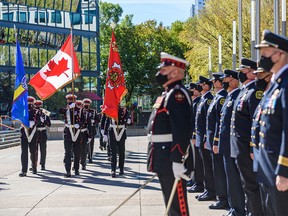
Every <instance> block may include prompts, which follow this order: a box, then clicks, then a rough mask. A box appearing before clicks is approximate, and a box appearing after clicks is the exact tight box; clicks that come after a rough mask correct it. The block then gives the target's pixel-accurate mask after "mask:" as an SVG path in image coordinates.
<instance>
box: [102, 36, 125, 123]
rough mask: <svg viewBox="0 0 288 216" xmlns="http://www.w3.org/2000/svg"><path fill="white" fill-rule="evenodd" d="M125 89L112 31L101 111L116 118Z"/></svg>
mask: <svg viewBox="0 0 288 216" xmlns="http://www.w3.org/2000/svg"><path fill="white" fill-rule="evenodd" d="M126 93H127V89H126V84H125V79H124V73H123V70H122V65H121V60H120V56H119V52H118V47H117V44H116V39H115V35H114V32H113V31H112V38H111V42H110V53H109V59H108V69H107V75H106V85H105V96H104V103H103V107H102V112H103V113H105V114H106V115H107V116H109V117H110V118H113V119H115V120H117V119H118V106H119V104H120V102H121V100H122V98H123V97H124V96H125V95H126Z"/></svg>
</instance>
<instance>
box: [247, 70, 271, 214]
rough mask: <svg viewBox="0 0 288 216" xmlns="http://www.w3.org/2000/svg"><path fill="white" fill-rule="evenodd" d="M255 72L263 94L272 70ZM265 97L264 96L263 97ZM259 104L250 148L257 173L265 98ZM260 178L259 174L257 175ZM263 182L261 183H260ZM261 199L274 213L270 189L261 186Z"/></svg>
mask: <svg viewBox="0 0 288 216" xmlns="http://www.w3.org/2000/svg"><path fill="white" fill-rule="evenodd" d="M254 73H255V74H256V76H257V79H256V87H257V88H258V89H261V90H262V91H264V93H263V95H265V92H266V90H267V89H268V88H269V86H270V80H271V78H272V74H273V73H272V72H267V71H264V70H263V68H260V67H258V68H257V70H256V71H254ZM263 98H264V97H263ZM263 98H262V99H261V101H260V102H259V104H258V107H257V108H256V110H255V112H254V116H253V122H252V127H251V148H250V156H251V158H252V160H253V170H254V172H256V173H257V170H258V162H259V139H260V136H259V132H260V122H259V120H260V119H259V118H260V115H261V113H260V112H261V108H260V107H261V106H262V104H263V103H264V102H265V101H264V99H263ZM260 178H261V177H260ZM257 179H259V176H258V177H257ZM260 184H261V183H260ZM260 194H261V201H262V209H263V214H264V215H273V214H271V213H270V212H269V210H270V209H271V205H272V203H271V199H269V196H268V194H269V193H268V191H265V190H264V188H263V187H262V188H261V187H260Z"/></svg>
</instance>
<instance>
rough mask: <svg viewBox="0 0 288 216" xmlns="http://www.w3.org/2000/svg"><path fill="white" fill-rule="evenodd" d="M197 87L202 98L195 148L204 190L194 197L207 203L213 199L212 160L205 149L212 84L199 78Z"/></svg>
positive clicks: (199, 107)
mask: <svg viewBox="0 0 288 216" xmlns="http://www.w3.org/2000/svg"><path fill="white" fill-rule="evenodd" d="M199 85H200V86H201V88H202V91H201V94H202V97H201V99H200V102H199V105H198V107H197V112H196V119H195V129H196V147H197V148H198V150H199V153H200V155H201V158H202V161H203V165H204V183H205V190H204V192H203V193H202V194H200V195H199V196H196V199H198V200H199V201H208V200H214V199H215V185H214V177H213V171H212V158H211V154H210V150H208V149H206V117H207V112H208V108H209V105H210V104H211V102H212V99H213V95H212V93H211V92H210V90H211V87H212V85H213V83H212V82H211V81H210V80H209V79H208V78H206V77H203V76H199Z"/></svg>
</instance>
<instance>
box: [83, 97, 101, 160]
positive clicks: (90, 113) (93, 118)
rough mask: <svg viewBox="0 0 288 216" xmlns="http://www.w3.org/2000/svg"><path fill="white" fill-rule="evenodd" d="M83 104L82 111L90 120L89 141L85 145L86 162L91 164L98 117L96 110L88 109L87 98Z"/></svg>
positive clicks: (88, 102) (88, 101) (89, 103)
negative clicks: (86, 151)
mask: <svg viewBox="0 0 288 216" xmlns="http://www.w3.org/2000/svg"><path fill="white" fill-rule="evenodd" d="M83 103H84V109H85V110H87V112H88V118H90V122H91V125H90V130H89V140H88V141H89V142H88V143H87V144H88V160H89V163H92V162H93V160H92V159H93V152H94V139H95V135H96V133H97V125H98V124H99V117H98V114H97V112H96V109H92V108H91V107H90V106H91V103H92V101H91V100H90V99H89V98H84V99H83Z"/></svg>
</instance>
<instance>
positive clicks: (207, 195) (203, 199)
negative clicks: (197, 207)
mask: <svg viewBox="0 0 288 216" xmlns="http://www.w3.org/2000/svg"><path fill="white" fill-rule="evenodd" d="M210 200H215V196H211V195H209V194H205V195H203V196H199V197H198V201H210Z"/></svg>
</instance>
